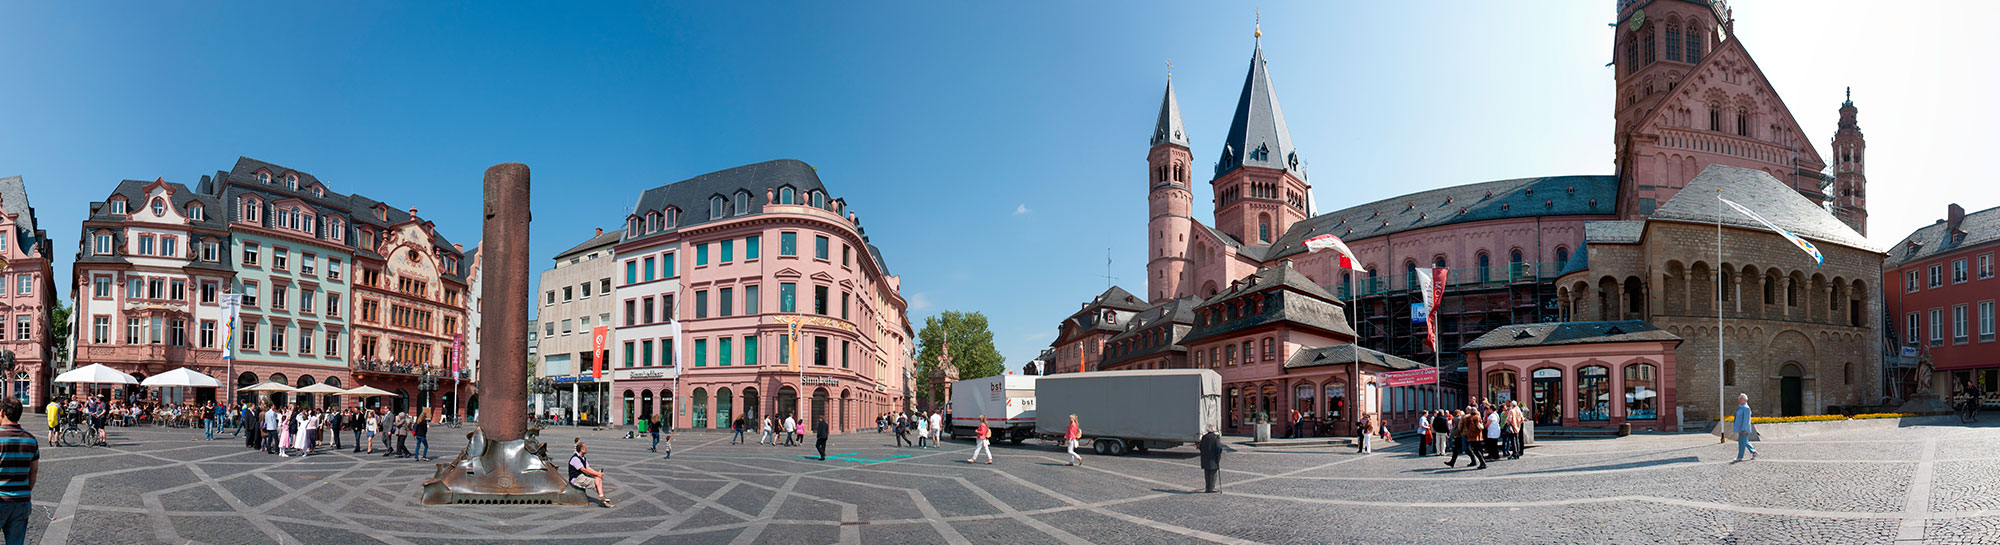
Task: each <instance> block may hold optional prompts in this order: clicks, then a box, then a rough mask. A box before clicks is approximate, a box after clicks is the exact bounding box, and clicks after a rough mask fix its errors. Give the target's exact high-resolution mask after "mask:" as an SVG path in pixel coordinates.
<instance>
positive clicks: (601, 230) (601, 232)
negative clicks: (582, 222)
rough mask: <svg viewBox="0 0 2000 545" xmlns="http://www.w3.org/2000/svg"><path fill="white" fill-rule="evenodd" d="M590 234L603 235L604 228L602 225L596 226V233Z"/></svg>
mask: <svg viewBox="0 0 2000 545" xmlns="http://www.w3.org/2000/svg"><path fill="white" fill-rule="evenodd" d="M591 236H599V237H601V236H604V228H603V227H599V228H597V234H595V235H591Z"/></svg>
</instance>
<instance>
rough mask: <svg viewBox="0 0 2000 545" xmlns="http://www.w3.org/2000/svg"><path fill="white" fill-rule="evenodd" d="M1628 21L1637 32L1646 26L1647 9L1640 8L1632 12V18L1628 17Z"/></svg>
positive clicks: (1628, 24)
mask: <svg viewBox="0 0 2000 545" xmlns="http://www.w3.org/2000/svg"><path fill="white" fill-rule="evenodd" d="M1626 21H1628V23H1627V25H1626V26H1629V27H1631V29H1632V31H1634V32H1637V31H1638V30H1639V27H1642V26H1646V10H1645V9H1640V10H1639V11H1634V12H1632V18H1631V19H1626Z"/></svg>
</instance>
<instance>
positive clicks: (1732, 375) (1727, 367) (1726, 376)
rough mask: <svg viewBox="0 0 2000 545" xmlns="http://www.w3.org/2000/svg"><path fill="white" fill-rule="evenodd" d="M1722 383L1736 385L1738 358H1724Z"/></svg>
mask: <svg viewBox="0 0 2000 545" xmlns="http://www.w3.org/2000/svg"><path fill="white" fill-rule="evenodd" d="M1722 385H1723V386H1735V385H1736V360H1722Z"/></svg>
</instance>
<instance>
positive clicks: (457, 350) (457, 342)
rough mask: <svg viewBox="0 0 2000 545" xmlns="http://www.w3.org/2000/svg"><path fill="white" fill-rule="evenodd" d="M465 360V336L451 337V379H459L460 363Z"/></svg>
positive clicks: (460, 334)
mask: <svg viewBox="0 0 2000 545" xmlns="http://www.w3.org/2000/svg"><path fill="white" fill-rule="evenodd" d="M464 359H465V334H464V333H459V334H457V335H452V336H451V378H454V379H456V378H458V366H459V362H460V361H462V360H464Z"/></svg>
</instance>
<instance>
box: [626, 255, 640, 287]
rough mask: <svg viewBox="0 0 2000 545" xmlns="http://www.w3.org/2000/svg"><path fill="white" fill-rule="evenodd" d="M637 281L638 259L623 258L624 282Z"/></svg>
mask: <svg viewBox="0 0 2000 545" xmlns="http://www.w3.org/2000/svg"><path fill="white" fill-rule="evenodd" d="M638 281H639V261H638V260H632V259H628V260H625V283H627V284H631V283H635V282H638Z"/></svg>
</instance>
